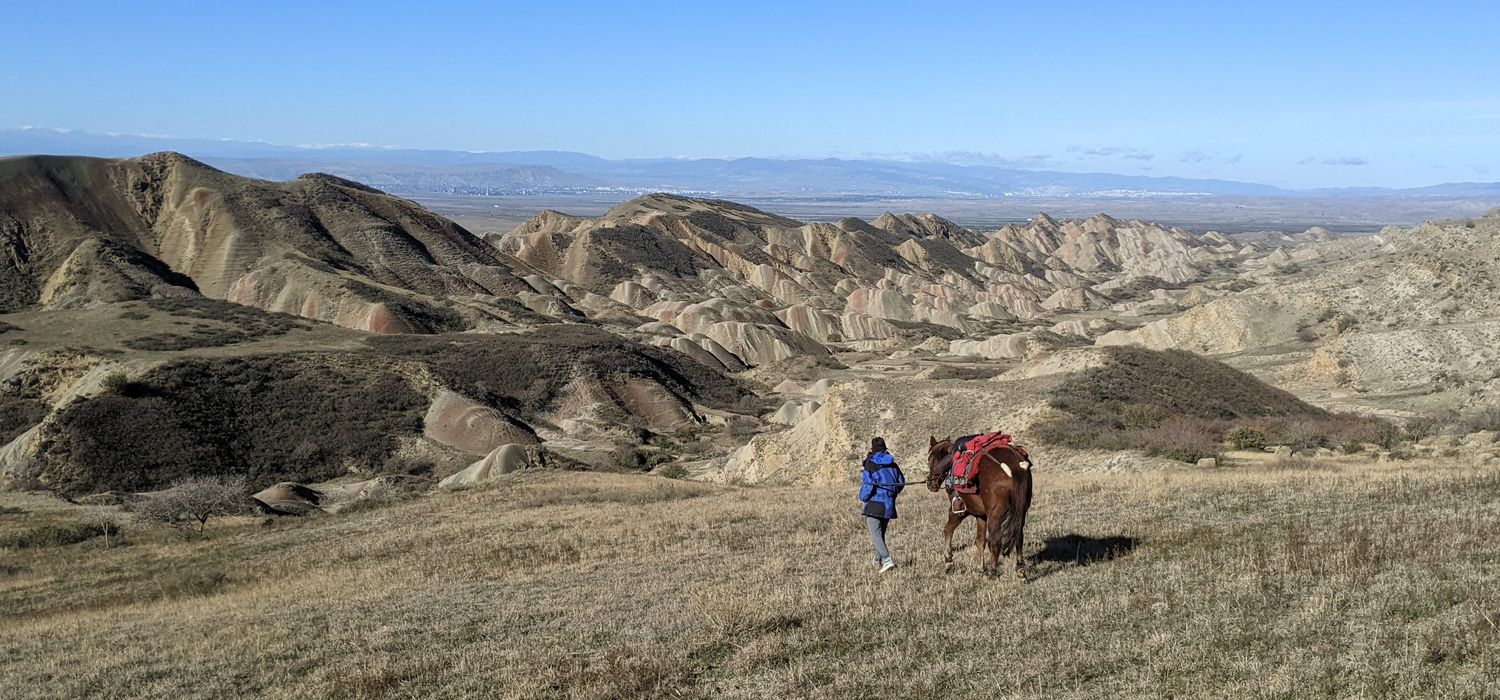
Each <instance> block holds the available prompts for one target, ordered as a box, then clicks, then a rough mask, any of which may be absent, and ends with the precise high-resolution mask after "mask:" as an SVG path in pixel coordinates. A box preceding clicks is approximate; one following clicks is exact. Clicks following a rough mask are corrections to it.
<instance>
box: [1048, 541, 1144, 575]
mask: <svg viewBox="0 0 1500 700" xmlns="http://www.w3.org/2000/svg"><path fill="white" fill-rule="evenodd" d="M1138 544H1140V540H1139V539H1137V538H1135V537H1125V536H1121V535H1115V536H1111V537H1089V536H1087V535H1079V534H1074V533H1068V534H1066V535H1061V536H1058V537H1048V538H1047V540H1046V543H1045V544H1044V546H1043V547H1042V551H1040V552H1037V553H1036V554H1035V555H1033V556H1032V557H1031V560H1032V562H1033V563H1034V565H1035V568H1034V572H1033V573H1032V575H1031V578H1032V580H1035V579H1039V578H1041V577H1043V576H1048V575H1051V574H1055V573H1057V572H1059V571H1063V570H1066V569H1070V568H1079V567H1084V566H1090V565H1092V564H1100V563H1104V562H1111V561H1114V560H1116V559H1119V558H1121V557H1125V556H1129V555H1130V553H1131V552H1132V551H1133V550H1134V549H1135V547H1136V545H1138Z"/></svg>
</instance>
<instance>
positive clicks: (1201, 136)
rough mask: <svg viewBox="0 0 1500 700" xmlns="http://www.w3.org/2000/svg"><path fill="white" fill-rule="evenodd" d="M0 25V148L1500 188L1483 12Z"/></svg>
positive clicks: (342, 10)
mask: <svg viewBox="0 0 1500 700" xmlns="http://www.w3.org/2000/svg"><path fill="white" fill-rule="evenodd" d="M809 5H810V6H812V7H807V6H809ZM1231 5H1240V6H1231ZM0 19H3V21H0V81H3V84H4V86H5V87H4V90H5V95H6V99H5V100H3V101H0V126H23V125H37V126H47V127H62V128H74V129H83V130H87V131H97V132H119V133H149V134H167V135H172V136H182V137H206V138H234V139H250V140H264V141H270V142H274V143H288V144H312V143H323V144H327V143H370V144H379V145H395V146H405V147H415V148H453V149H466V150H522V149H558V150H576V151H584V152H588V153H593V154H596V155H601V156H605V157H655V156H689V157H699V156H813V157H822V156H838V157H850V158H853V157H877V156H878V157H895V158H907V159H940V160H949V161H958V162H990V163H996V164H1011V165H1021V166H1023V167H1033V168H1047V169H1059V170H1074V171H1104V172H1122V173H1133V174H1152V175H1180V176H1189V177H1221V178H1226V179H1236V180H1251V181H1258V182H1267V183H1272V184H1278V185H1283V186H1292V187H1311V186H1349V185H1384V186H1414V185H1423V184H1431V183H1436V182H1451V181H1466V180H1484V181H1494V180H1500V41H1496V40H1495V28H1496V27H1497V26H1500V3H1492V2H1473V3H1444V2H1433V3H1424V4H1417V3H1397V2H1362V3H1353V2H1351V3H1342V2H1339V3H1334V2H1328V3H1320V2H1311V1H1306V0H1304V1H1303V2H1294V3H1279V2H1262V3H1210V2H1191V3H1168V2H1160V3H1147V2H1098V3H1079V2H1058V3H1009V2H987V3H962V2H949V3H916V2H910V1H908V2H900V3H881V2H859V3H811V2H776V1H765V2H755V3H743V4H741V3H715V2H697V3H576V2H572V3H570V2H527V3H515V4H510V3H472V4H469V3H440V2H430V3H416V2H402V3H387V2H360V3H342V2H324V3H302V2H297V3H292V2H286V3H276V2H265V3H232V2H223V3H218V2H215V3H199V2H195V3H182V2H138V3H116V2H98V3H70V2H49V3H11V4H10V5H9V6H8V7H7V8H6V9H5V11H4V13H3V18H0Z"/></svg>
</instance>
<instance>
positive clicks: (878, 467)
mask: <svg viewBox="0 0 1500 700" xmlns="http://www.w3.org/2000/svg"><path fill="white" fill-rule="evenodd" d="M859 477H860V485H859V500H860V502H861V503H863V504H864V510H862V511H860V512H861V513H862V514H863V515H864V516H865V527H866V528H867V529H869V531H870V541H871V542H873V543H874V545H875V564H876V565H877V566H879V567H880V572H881V573H885V572H887V571H890V570H891V569H894V568H896V560H895V559H892V558H891V552H890V550H889V549H886V546H885V529H886V527H888V526H889V525H890V524H891V521H892V520H894V519H895V518H896V495H897V494H899V493H901V489H903V488H905V487H906V475H904V474H902V473H901V467H900V466H899V465H897V464H896V458H895V457H892V456H891V453H890V452H888V451H886V449H885V438H880V437H878V438H875V439H873V440H871V441H870V454H869V455H866V456H865V462H864V469H863V470H861V471H860V474H859Z"/></svg>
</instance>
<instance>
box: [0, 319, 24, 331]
mask: <svg viewBox="0 0 1500 700" xmlns="http://www.w3.org/2000/svg"><path fill="white" fill-rule="evenodd" d="M19 330H23V329H22V328H21V327H20V326H17V325H14V324H10V323H6V322H4V321H0V333H9V332H11V331H19Z"/></svg>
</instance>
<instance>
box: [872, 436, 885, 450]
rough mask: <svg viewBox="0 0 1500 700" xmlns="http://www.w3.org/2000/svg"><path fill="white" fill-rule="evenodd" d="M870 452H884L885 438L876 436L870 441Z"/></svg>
mask: <svg viewBox="0 0 1500 700" xmlns="http://www.w3.org/2000/svg"><path fill="white" fill-rule="evenodd" d="M870 451H871V452H885V438H883V437H878V438H875V439H873V440H871V441H870Z"/></svg>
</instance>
